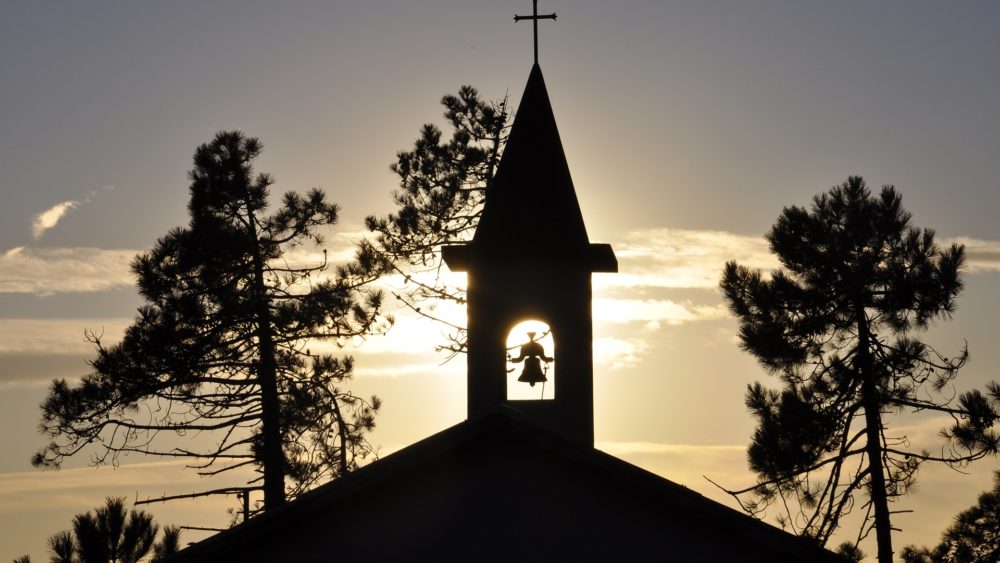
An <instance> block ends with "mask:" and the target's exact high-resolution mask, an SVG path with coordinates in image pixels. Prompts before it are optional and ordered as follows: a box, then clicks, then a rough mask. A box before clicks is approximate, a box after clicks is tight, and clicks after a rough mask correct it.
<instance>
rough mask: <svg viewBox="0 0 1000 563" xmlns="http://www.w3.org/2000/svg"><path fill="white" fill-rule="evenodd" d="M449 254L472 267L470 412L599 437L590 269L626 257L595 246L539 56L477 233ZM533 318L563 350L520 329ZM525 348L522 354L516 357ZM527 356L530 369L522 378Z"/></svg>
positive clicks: (579, 437) (584, 438)
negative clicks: (527, 392)
mask: <svg viewBox="0 0 1000 563" xmlns="http://www.w3.org/2000/svg"><path fill="white" fill-rule="evenodd" d="M442 252H443V255H444V260H445V262H446V263H447V265H448V267H449V268H451V270H453V271H465V272H468V305H467V306H468V318H469V325H468V340H467V352H468V354H467V356H468V413H469V416H470V417H471V416H475V415H477V414H479V413H482V412H485V411H487V410H490V409H492V408H495V407H497V406H500V405H506V406H509V407H513V408H515V409H517V410H519V411H521V412H522V413H523V414H524V415H525V416H527V417H528V418H529V419H531V420H534V421H535V422H537V423H539V424H542V425H544V426H547V427H549V428H552V429H554V430H556V431H558V432H561V433H563V434H565V435H566V436H568V437H570V438H572V439H574V440H576V441H578V442H581V443H584V444H586V445H593V442H594V382H593V371H594V367H593V328H592V318H591V299H592V292H591V280H590V277H591V274H592V273H593V272H616V271H618V261H617V259H616V258H615V255H614V252H613V251H612V250H611V246H610V245H607V244H591V243H590V239H589V238H588V236H587V229H586V227H585V226H584V222H583V214H582V213H581V211H580V204H579V202H578V201H577V198H576V190H575V189H574V187H573V180H572V178H571V177H570V172H569V166H568V164H567V163H566V155H565V153H564V152H563V148H562V142H561V141H560V139H559V131H558V128H557V127H556V121H555V117H554V116H553V112H552V105H551V104H550V102H549V95H548V92H547V91H546V88H545V80H544V78H543V77H542V70H541V68H540V67H539V66H538V65H537V64H535V65H534V66H533V67H532V69H531V74H530V76H529V77H528V84H527V86H526V87H525V89H524V95H523V96H522V97H521V103H520V105H519V107H518V109H517V114H516V115H515V118H514V124H513V125H512V126H511V131H510V136H509V138H508V140H507V146H506V148H505V150H504V153H503V156H502V157H501V160H500V164H499V166H498V168H497V174H496V176H495V178H494V180H493V183H492V184H491V185H490V187H489V188H488V189H487V193H486V203H485V204H484V207H483V212H482V215H481V216H480V220H479V225H478V227H477V229H476V234H475V236H474V237H473V239H472V241H471V242H469V243H467V244H462V245H454V246H448V247H445V248H443V249H442ZM528 320H532V321H538V322H539V323H540V324H542V325H543V326H545V327H547V331H548V332H549V333H551V336H552V342H553V343H554V351H553V350H552V349H549V350H545V349H544V340H543V339H542V338H541V337H540V338H539V340H538V341H536V340H535V332H534V330H537V329H529V330H532V332H530V333H527V332H526V333H525V334H524V335H521V334H517V331H512V329H514V328H515V326H516V325H518V323H521V322H522V321H528ZM529 334H530V336H529ZM543 336H544V334H543ZM511 342H513V345H511ZM518 348H519V349H520V356H519V357H517V358H514V357H513V355H514V354H517V353H518ZM546 354H552V355H553V356H554V362H553V358H552V357H549V356H547V355H546ZM521 361H523V362H524V363H523V369H524V370H525V371H524V372H523V373H522V374H521V377H520V378H518V376H517V373H516V372H517V371H518V370H519V369H522V364H520V362H521ZM542 361H544V362H546V363H545V364H544V366H543V365H542V363H541V362H542ZM549 362H552V367H553V369H552V370H549V369H548V365H549ZM546 374H548V375H546ZM536 383H541V384H542V387H541V390H542V392H543V393H544V390H545V387H544V386H545V385H549V389H550V392H549V393H548V397H546V395H544V394H542V395H540V398H537V399H529V400H524V399H517V398H512V397H511V395H513V394H514V393H512V392H511V390H512V389H516V388H517V387H516V386H519V385H520V386H528V385H530V386H531V387H532V388H534V386H535V384H536Z"/></svg>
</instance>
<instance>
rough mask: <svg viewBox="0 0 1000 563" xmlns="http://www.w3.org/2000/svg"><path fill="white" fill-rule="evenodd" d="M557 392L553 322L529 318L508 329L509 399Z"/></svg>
mask: <svg viewBox="0 0 1000 563" xmlns="http://www.w3.org/2000/svg"><path fill="white" fill-rule="evenodd" d="M555 396H556V382H555V339H554V338H553V336H552V329H551V328H549V325H547V324H545V323H543V322H541V321H537V320H529V321H523V322H521V323H518V324H517V325H515V326H514V328H512V329H511V330H510V332H509V333H507V400H518V401H524V400H529V401H530V400H536V401H537V400H544V399H554V398H555Z"/></svg>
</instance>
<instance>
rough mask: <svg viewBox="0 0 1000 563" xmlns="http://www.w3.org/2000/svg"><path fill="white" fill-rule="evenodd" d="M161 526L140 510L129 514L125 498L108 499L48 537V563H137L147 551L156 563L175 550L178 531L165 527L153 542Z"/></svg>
mask: <svg viewBox="0 0 1000 563" xmlns="http://www.w3.org/2000/svg"><path fill="white" fill-rule="evenodd" d="M159 529H160V527H159V526H158V525H157V524H156V523H155V522H153V517H152V516H151V515H150V514H149V513H147V512H143V511H141V510H131V511H129V510H128V509H126V507H125V499H123V498H112V497H108V498H107V500H106V501H105V503H104V506H101V507H98V508H97V509H96V510H95V511H94V512H93V513H91V512H85V513H83V514H77V515H76V516H75V517H74V518H73V529H72V531H62V532H59V533H57V534H53V535H52V536H51V537H50V538H49V551H50V552H51V556H50V558H49V560H50V561H52V562H54V563H138V562H139V561H141V560H143V559H144V558H145V557H146V556H147V555H149V554H150V552H153V558H152V561H154V562H155V561H159V560H161V559H164V558H166V557H167V556H169V555H172V554H173V553H176V552H177V551H178V547H179V538H180V529H179V528H176V527H174V526H167V527H166V528H164V530H163V534H162V538H161V540H160V541H159V542H157V541H156V535H157V533H158V532H159Z"/></svg>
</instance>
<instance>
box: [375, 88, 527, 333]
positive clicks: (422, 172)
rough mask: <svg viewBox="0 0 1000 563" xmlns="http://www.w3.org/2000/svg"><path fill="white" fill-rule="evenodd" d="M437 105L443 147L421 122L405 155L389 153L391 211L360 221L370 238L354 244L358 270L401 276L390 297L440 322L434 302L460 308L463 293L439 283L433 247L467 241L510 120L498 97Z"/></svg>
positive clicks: (459, 329) (464, 91)
mask: <svg viewBox="0 0 1000 563" xmlns="http://www.w3.org/2000/svg"><path fill="white" fill-rule="evenodd" d="M441 104H442V105H443V106H444V107H445V113H444V117H445V119H446V120H447V121H448V123H449V124H450V125H451V127H452V133H451V138H450V139H447V140H446V141H443V140H442V135H443V134H442V131H441V130H440V129H439V128H438V127H436V126H434V125H430V124H427V125H424V126H423V128H422V129H421V131H420V137H419V138H418V139H417V140H416V141H415V142H414V144H413V150H411V151H403V152H399V153H398V154H397V155H396V162H395V163H393V164H392V166H390V169H391V170H392V171H393V172H394V173H395V174H396V175H397V176H398V177H399V186H400V189H399V190H398V191H397V192H396V193H395V194H394V201H395V203H396V206H397V210H396V212H395V213H391V214H389V215H386V216H384V217H377V216H370V217H368V218H367V219H366V226H367V228H368V229H369V230H370V231H372V232H373V233H374V234H375V238H374V240H373V241H370V242H368V241H366V242H364V243H362V246H361V248H360V252H359V256H361V257H364V262H363V263H362V268H371V267H373V265H378V266H379V267H381V272H382V274H383V275H387V274H399V275H401V276H403V279H404V280H405V286H404V288H403V289H402V290H400V291H398V292H395V293H394V295H395V296H396V297H397V299H398V300H399V301H400V302H401V303H402V304H403V305H404V306H405V307H408V308H409V309H410V310H412V311H414V312H416V313H417V314H419V315H422V316H424V317H427V318H430V319H433V320H437V321H445V319H442V318H441V317H439V316H438V315H437V313H436V311H435V308H436V307H437V306H438V305H439V304H440V303H442V302H445V303H447V302H451V303H458V304H464V303H465V289H464V288H461V287H455V286H452V285H449V284H448V283H447V282H446V281H445V280H443V279H442V277H441V272H442V268H443V267H444V263H443V262H442V260H441V252H440V250H441V246H442V245H447V244H452V243H455V242H459V241H463V240H469V239H471V238H472V235H473V233H474V232H475V230H476V226H477V225H478V224H479V215H480V213H481V212H482V207H483V202H484V201H485V197H486V190H487V189H488V188H489V186H490V183H491V182H492V179H493V175H494V174H495V173H496V167H497V165H498V164H499V162H500V155H501V153H502V152H503V147H504V145H505V144H506V140H507V139H506V130H507V126H508V119H509V117H510V116H509V113H508V110H507V100H506V99H504V100H502V101H501V102H495V103H491V102H487V101H485V100H483V99H482V98H481V97H480V96H479V92H478V91H476V89H475V88H473V87H471V86H463V87H462V88H461V89H460V90H459V92H458V95H446V96H444V97H443V98H442V99H441ZM445 322H447V321H445ZM449 324H450V323H449ZM450 327H451V329H453V333H452V336H451V342H450V344H449V345H447V346H444V348H447V349H449V350H450V351H452V352H458V351H460V350H462V349H463V348H464V346H465V336H464V334H465V327H464V326H459V325H453V324H451V325H450Z"/></svg>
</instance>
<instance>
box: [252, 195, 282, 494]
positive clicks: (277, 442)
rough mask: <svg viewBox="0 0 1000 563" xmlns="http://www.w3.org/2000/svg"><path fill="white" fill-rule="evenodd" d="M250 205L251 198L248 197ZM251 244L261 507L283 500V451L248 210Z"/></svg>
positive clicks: (267, 313) (260, 269) (260, 262)
mask: <svg viewBox="0 0 1000 563" xmlns="http://www.w3.org/2000/svg"><path fill="white" fill-rule="evenodd" d="M247 206H248V209H249V206H250V201H249V198H247ZM248 215H249V216H248V218H247V220H248V222H249V223H250V235H251V237H252V241H251V242H252V244H253V278H254V279H253V299H254V301H255V303H254V306H255V308H256V316H257V346H258V347H259V350H258V353H259V354H260V358H259V359H258V364H257V365H258V369H257V379H258V383H259V385H260V410H261V413H260V437H261V452H260V456H261V459H260V462H261V465H263V468H264V511H265V512H266V511H268V510H272V509H274V508H277V507H279V506H281V505H282V504H284V503H285V454H284V452H283V451H282V448H281V412H280V411H281V409H280V406H279V402H278V363H277V361H276V360H275V357H274V338H273V337H272V334H271V309H270V307H269V306H268V302H267V287H266V286H265V285H264V259H263V257H262V256H261V252H260V239H259V238H258V235H257V223H256V218H255V217H254V216H253V213H248Z"/></svg>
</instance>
